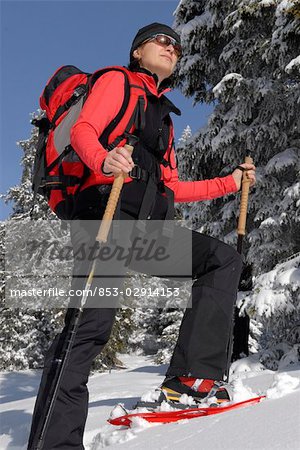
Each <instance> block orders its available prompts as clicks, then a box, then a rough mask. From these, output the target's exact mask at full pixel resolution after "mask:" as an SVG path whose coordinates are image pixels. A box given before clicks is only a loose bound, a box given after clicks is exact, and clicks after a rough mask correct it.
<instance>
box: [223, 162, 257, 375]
mask: <svg viewBox="0 0 300 450" xmlns="http://www.w3.org/2000/svg"><path fill="white" fill-rule="evenodd" d="M245 163H247V164H253V159H252V158H251V156H246V157H245ZM250 183H251V180H250V179H249V178H248V177H247V169H244V172H243V177H242V190H241V201H240V212H239V220H238V226H237V235H238V239H237V251H238V253H239V254H240V255H241V254H242V250H243V238H244V236H245V234H246V221H247V210H248V198H249V189H250ZM233 330H234V314H233V316H232V325H231V331H230V337H229V342H228V355H227V356H228V357H227V368H226V373H225V376H226V380H227V381H229V369H230V363H231V356H232V350H233Z"/></svg>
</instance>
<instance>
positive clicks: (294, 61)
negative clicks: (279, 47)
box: [285, 55, 300, 73]
mask: <svg viewBox="0 0 300 450" xmlns="http://www.w3.org/2000/svg"><path fill="white" fill-rule="evenodd" d="M296 67H299V69H300V55H298V56H297V57H296V58H294V59H292V60H291V61H290V62H289V63H288V65H287V66H286V67H285V71H286V72H287V73H289V72H291V71H292V70H293V69H294V68H296Z"/></svg>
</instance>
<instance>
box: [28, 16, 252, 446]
mask: <svg viewBox="0 0 300 450" xmlns="http://www.w3.org/2000/svg"><path fill="white" fill-rule="evenodd" d="M180 55H181V46H180V38H179V36H178V34H177V33H176V32H175V31H174V30H173V29H172V28H170V27H169V26H167V25H164V24H159V23H153V24H150V25H147V26H145V27H143V28H141V29H140V30H139V31H138V33H137V35H136V36H135V38H134V40H133V43H132V47H131V50H130V65H129V69H130V71H131V72H132V73H133V74H134V76H135V77H136V83H137V84H138V85H141V84H142V85H143V86H144V87H145V89H146V92H147V106H146V111H145V126H144V128H143V129H142V130H140V132H139V142H138V144H137V145H136V146H135V148H134V152H133V155H131V154H130V153H129V152H128V151H127V150H126V148H125V147H124V142H125V141H123V142H121V143H120V145H119V146H118V147H116V148H113V149H112V150H111V151H109V152H108V151H107V150H106V149H105V148H104V147H103V146H102V144H101V143H100V142H99V140H98V138H99V136H101V135H102V133H103V131H104V129H105V128H106V126H107V124H108V123H110V122H111V121H112V120H113V119H114V117H115V116H116V114H117V113H118V111H119V109H120V107H121V105H122V102H123V98H124V75H123V74H122V73H120V72H114V71H112V72H108V73H106V74H105V75H103V76H102V77H101V78H100V79H99V80H98V81H97V82H96V83H95V85H94V87H93V91H92V93H91V94H90V96H89V97H88V99H87V101H86V103H85V105H84V107H83V109H82V112H81V115H80V117H79V119H78V121H77V122H76V124H75V125H74V126H73V128H72V131H71V143H72V146H73V148H74V149H75V150H76V152H77V153H78V154H79V156H80V158H81V159H82V160H83V161H84V162H85V163H86V165H87V166H88V167H89V169H90V176H89V179H88V180H87V182H86V183H85V185H84V186H83V189H82V190H81V192H80V194H79V198H78V201H77V205H76V210H75V211H74V219H79V220H74V221H73V222H72V224H71V238H72V242H73V246H74V251H75V253H76V249H78V248H79V247H80V245H81V244H82V243H84V244H85V245H91V243H92V242H93V241H94V239H95V233H96V231H97V227H98V225H97V226H96V228H95V229H94V230H93V231H92V232H91V230H90V229H88V227H87V222H90V221H89V220H87V219H91V220H93V219H100V218H101V217H102V215H103V212H104V209H105V204H106V200H107V198H108V194H109V186H111V183H112V182H113V180H114V176H115V175H118V174H119V173H121V172H124V173H126V174H128V175H129V176H128V177H127V178H126V179H125V184H124V186H123V190H122V194H121V201H120V205H119V212H118V214H119V218H120V219H137V218H141V216H142V218H147V219H151V220H165V219H170V218H171V217H172V210H173V202H174V200H175V202H188V201H200V200H207V199H212V198H216V197H220V196H223V195H226V194H228V193H233V192H237V191H238V190H239V189H240V186H241V179H242V171H243V170H246V171H247V172H246V173H247V176H248V177H249V180H250V181H251V185H253V184H254V183H255V167H254V165H252V164H241V165H240V166H239V167H240V169H235V170H234V171H233V173H232V174H231V175H228V176H226V177H223V178H214V179H211V180H204V181H195V182H181V181H179V179H178V173H177V169H176V164H175V155H174V149H173V130H172V122H171V119H170V113H171V112H173V113H176V114H180V112H179V110H178V109H177V108H176V107H175V106H174V105H173V104H172V103H171V102H170V101H169V100H168V99H167V98H166V97H165V95H164V94H165V93H166V92H167V91H168V88H167V86H168V82H169V77H170V76H171V75H172V73H173V71H174V68H175V66H176V63H177V61H178V59H179V57H180ZM131 131H132V130H131ZM137 168H138V170H137ZM137 173H138V175H139V176H137ZM149 180H151V183H152V184H151V189H152V190H151V195H149ZM153 186H154V187H153ZM145 198H146V199H147V201H144V200H145ZM97 223H98V222H97ZM182 233H183V241H184V239H185V237H186V236H187V235H188V236H189V237H191V236H192V247H193V248H192V261H191V264H192V274H191V276H192V278H193V279H194V280H195V282H194V285H193V291H192V308H188V309H187V310H186V312H185V314H184V318H183V321H182V324H181V327H180V333H179V338H178V341H177V344H176V346H175V349H174V353H173V356H172V359H171V363H170V366H169V368H168V371H167V374H166V379H165V381H164V382H163V384H162V386H161V388H162V389H163V390H164V392H165V395H166V396H167V397H168V399H169V400H173V401H176V400H178V399H179V397H180V395H181V394H183V393H187V394H188V395H192V396H193V397H197V398H204V397H205V396H206V395H208V393H209V392H211V390H212V389H214V390H215V395H216V397H217V398H218V399H219V400H220V401H224V400H225V401H226V400H228V399H229V393H228V391H227V389H226V385H224V384H222V383H219V382H220V381H221V380H223V377H224V374H225V372H226V369H227V361H228V357H227V347H228V342H229V337H230V333H231V326H232V315H233V307H234V304H235V300H236V292H237V287H238V282H239V278H240V273H241V266H242V263H241V258H240V256H239V255H238V253H237V252H236V251H235V250H234V249H233V248H231V247H230V246H228V245H226V244H224V243H222V242H220V241H218V240H216V239H213V238H211V237H209V236H205V235H201V234H200V233H196V232H192V231H190V230H184V231H182ZM183 241H182V242H178V240H176V241H175V240H173V243H172V248H174V254H173V255H171V257H172V256H173V257H174V258H173V259H174V264H175V265H176V264H177V266H178V267H177V270H179V271H182V272H183V273H184V270H185V266H186V264H187V263H188V258H189V256H188V255H184V256H183V257H182V258H178V257H177V258H176V250H177V251H178V250H179V251H182V250H181V249H183V248H184V247H183V245H182V244H183ZM183 253H184V252H183ZM177 255H178V253H177ZM79 267H80V268H79ZM81 269H82V266H80V264H79V262H78V261H76V258H75V269H74V281H73V283H74V286H81V287H82V286H84V284H83V281H82V279H80V278H78V279H76V277H75V275H76V270H81ZM147 272H148V273H151V270H150V271H147ZM152 274H153V272H152ZM120 275H121V274H120ZM95 283H97V281H96V280H95ZM101 283H102V280H101V281H100V282H99V286H101ZM94 300H95V299H94ZM96 304H97V301H96V303H95V306H96ZM90 306H91V305H90ZM92 306H93V305H92ZM71 316H72V309H69V310H68V312H67V315H66V319H65V321H66V326H67V324H68V323H69V322H70V320H71ZM114 317H115V308H113V307H107V306H106V305H104V307H103V305H102V307H101V308H99V307H98V308H97V307H92V308H91V307H89V308H87V309H85V310H84V312H83V316H82V320H81V324H80V327H79V330H78V333H77V336H76V341H75V344H74V346H73V349H72V352H71V356H70V360H69V364H68V368H67V371H66V374H65V376H64V378H63V380H62V384H61V389H60V391H59V394H58V397H57V401H56V405H55V408H54V413H53V416H52V419H51V421H50V425H49V429H48V431H47V434H46V438H45V443H44V448H46V449H47V450H48V449H49V450H50V449H60V450H63V449H69V448H72V449H76V450H79V449H83V444H82V438H83V432H84V426H85V421H86V417H87V405H88V392H87V387H86V384H87V380H88V376H89V371H90V367H91V364H92V361H93V359H94V358H95V356H96V355H97V354H99V352H100V351H101V350H102V348H103V347H104V345H105V344H106V343H107V341H108V339H109V335H110V332H111V328H112V325H113V321H114ZM65 334H66V328H65V329H64V330H63V332H62V334H61V336H58V337H57V338H56V340H55V341H54V343H53V344H52V346H51V348H50V350H49V352H48V354H47V357H46V362H45V369H44V373H43V378H42V381H41V386H40V390H39V394H38V399H37V402H36V406H35V411H34V417H33V424H32V430H31V436H30V441H29V447H28V448H29V449H33V448H34V439H35V438H36V437H35V436H36V434H37V430H36V428H37V423H38V418H39V416H40V414H41V413H42V411H43V405H44V403H45V399H46V396H47V392H48V389H49V383H50V382H51V377H52V371H51V363H52V361H53V360H55V358H57V356H58V355H59V352H60V348H61V345H62V342H63V341H64V337H65Z"/></svg>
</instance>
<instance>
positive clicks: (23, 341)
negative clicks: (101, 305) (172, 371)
mask: <svg viewBox="0 0 300 450" xmlns="http://www.w3.org/2000/svg"><path fill="white" fill-rule="evenodd" d="M41 116H42V112H38V113H37V114H33V115H32V118H40V117H41ZM37 138H38V130H37V128H35V127H33V128H32V131H31V136H30V138H29V139H27V140H22V141H20V142H18V145H19V147H20V148H21V150H22V151H23V157H22V159H21V164H22V167H23V172H22V177H21V182H20V184H19V185H17V186H13V187H11V188H10V189H9V191H8V192H7V194H6V195H2V198H4V200H5V201H6V202H13V212H12V214H11V217H10V218H9V220H7V221H6V222H3V223H1V230H0V232H1V234H0V247H1V266H2V267H1V290H0V295H1V304H0V312H1V316H0V330H1V331H0V370H18V369H27V368H40V367H42V365H43V360H44V355H45V352H46V351H47V349H48V347H49V344H50V343H51V342H52V340H53V338H54V336H55V335H56V334H57V333H58V332H60V330H61V329H62V326H63V316H64V309H62V306H63V305H62V306H60V305H61V303H62V301H61V299H60V298H53V299H51V300H52V301H53V302H58V303H56V304H57V305H58V306H56V307H55V308H53V307H52V306H51V305H52V304H51V303H50V304H49V305H48V308H47V307H44V306H43V304H37V300H38V299H36V298H34V299H33V302H32V303H30V302H28V303H27V304H26V305H25V307H24V305H22V307H21V308H20V304H21V302H23V303H24V301H23V299H19V298H17V299H16V300H15V302H14V307H12V303H11V301H7V297H8V294H7V295H6V298H5V281H6V284H7V286H10V287H14V288H16V287H19V286H15V285H14V284H17V285H18V284H19V283H22V288H23V289H29V288H32V287H34V285H35V284H36V283H39V287H42V288H46V287H57V286H58V283H60V287H61V288H64V289H65V291H67V290H68V289H69V286H70V278H71V262H72V261H71V260H70V261H67V263H69V266H68V268H67V270H65V267H63V266H64V265H65V264H66V262H65V261H61V260H60V258H58V259H56V260H53V257H52V256H51V250H52V249H53V246H52V245H51V244H53V243H54V244H55V243H56V242H57V240H59V241H62V242H59V243H60V244H61V245H64V244H65V245H67V243H68V242H69V234H68V232H67V231H65V232H64V231H62V230H61V229H60V221H59V220H58V219H57V217H56V216H55V214H54V213H52V212H51V210H50V209H49V207H48V204H47V202H46V201H45V199H44V198H43V197H42V196H40V195H37V198H36V201H35V205H33V193H32V187H31V185H32V181H31V180H32V171H33V165H34V157H35V149H36V144H37ZM30 213H31V215H32V218H33V219H34V220H33V221H32V220H31V218H30ZM5 230H6V238H5ZM31 230H38V231H37V233H36V238H37V241H38V240H39V239H42V240H43V243H46V244H47V245H46V247H45V248H46V250H45V251H43V255H42V256H43V260H44V261H46V258H47V267H46V268H45V267H44V269H47V270H46V272H44V273H41V269H40V267H39V265H38V263H37V259H38V255H39V252H41V247H39V245H37V247H36V249H34V250H33V251H32V254H30V255H27V254H26V253H28V248H23V247H22V241H23V237H24V236H25V235H26V233H27V235H28V233H30V232H31V233H33V234H34V233H35V231H31ZM9 235H11V236H12V240H13V241H15V242H13V243H11V241H10V239H9V237H8V236H9ZM18 243H20V245H18ZM42 250H43V249H42ZM5 253H6V254H7V257H8V260H9V259H11V262H10V268H11V272H12V273H8V270H6V272H5V271H4V260H5ZM14 253H15V254H14ZM22 258H25V259H24V261H28V264H24V267H20V265H19V260H20V261H22ZM26 258H27V259H26ZM14 262H15V263H16V264H18V269H19V274H18V275H16V273H14V270H13V269H14V267H13V266H14ZM44 266H45V264H44ZM28 272H29V276H28ZM61 273H63V274H65V273H67V274H69V275H70V277H69V278H66V279H63V280H62V277H61V276H60V275H61ZM25 274H27V278H26V277H25V281H24V275H25ZM33 276H36V277H35V278H33ZM43 277H44V278H43ZM41 280H42V281H41ZM24 283H25V284H24ZM47 283H48V284H49V283H50V285H49V286H48V285H47ZM12 284H13V285H12ZM28 300H29V299H28V298H27V299H26V301H28ZM130 315H131V311H130V309H126V310H125V309H124V310H123V309H122V310H120V311H119V312H118V314H117V319H116V324H115V326H114V331H113V333H112V336H111V340H110V343H109V344H108V345H107V347H106V348H105V350H104V352H103V354H102V355H100V356H99V357H98V359H96V361H95V363H94V367H93V368H94V369H97V370H100V369H103V368H107V367H112V366H114V365H121V362H120V361H119V359H118V358H117V352H121V351H124V349H126V345H127V336H128V335H129V334H130V331H129V330H130V322H129V317H130Z"/></svg>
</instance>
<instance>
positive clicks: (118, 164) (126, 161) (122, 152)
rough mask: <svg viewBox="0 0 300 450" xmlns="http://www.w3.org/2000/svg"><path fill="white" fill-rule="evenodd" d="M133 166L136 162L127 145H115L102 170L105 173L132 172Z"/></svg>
mask: <svg viewBox="0 0 300 450" xmlns="http://www.w3.org/2000/svg"><path fill="white" fill-rule="evenodd" d="M133 167H134V162H133V160H132V157H131V154H130V153H129V151H128V150H126V148H125V147H115V148H114V149H113V150H111V151H110V152H108V154H107V156H106V158H105V160H104V163H103V165H102V171H103V173H104V175H110V176H111V175H119V174H120V173H121V172H125V173H128V172H130V171H131V170H132V169H133Z"/></svg>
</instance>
